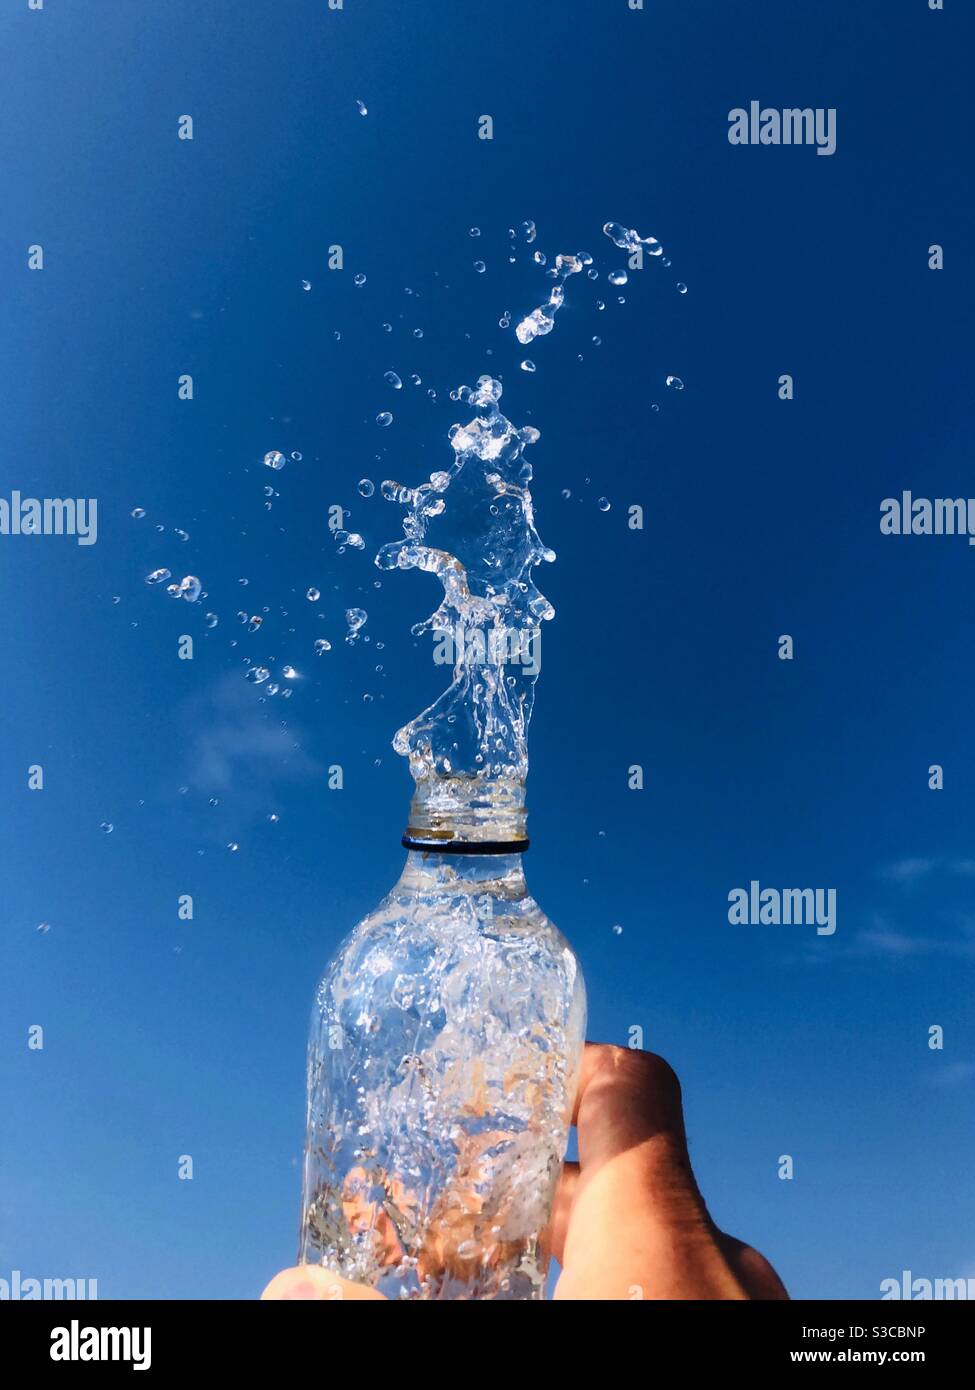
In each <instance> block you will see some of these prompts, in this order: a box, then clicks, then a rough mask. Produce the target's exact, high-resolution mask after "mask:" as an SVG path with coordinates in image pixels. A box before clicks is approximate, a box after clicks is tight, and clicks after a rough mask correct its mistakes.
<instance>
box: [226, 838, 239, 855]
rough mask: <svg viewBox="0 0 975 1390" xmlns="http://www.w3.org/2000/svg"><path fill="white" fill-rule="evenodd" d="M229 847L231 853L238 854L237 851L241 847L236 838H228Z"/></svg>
mask: <svg viewBox="0 0 975 1390" xmlns="http://www.w3.org/2000/svg"><path fill="white" fill-rule="evenodd" d="M227 848H228V849H229V850H230V853H231V854H236V853H237V851H238V850H239V849H240V845H239V844H238V843H237V841H236V840H228V842H227Z"/></svg>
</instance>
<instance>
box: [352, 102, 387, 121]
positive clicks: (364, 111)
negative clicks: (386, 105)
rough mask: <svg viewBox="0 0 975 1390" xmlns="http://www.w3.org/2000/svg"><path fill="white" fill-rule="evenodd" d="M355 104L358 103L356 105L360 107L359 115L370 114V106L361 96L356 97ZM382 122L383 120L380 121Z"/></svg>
mask: <svg viewBox="0 0 975 1390" xmlns="http://www.w3.org/2000/svg"><path fill="white" fill-rule="evenodd" d="M355 104H356V107H357V108H358V111H359V115H360V116H368V115H369V107H368V106H367V105H366V103H365V102H364V101H360V100H359V98H358V97H356V102H355ZM380 124H382V122H380Z"/></svg>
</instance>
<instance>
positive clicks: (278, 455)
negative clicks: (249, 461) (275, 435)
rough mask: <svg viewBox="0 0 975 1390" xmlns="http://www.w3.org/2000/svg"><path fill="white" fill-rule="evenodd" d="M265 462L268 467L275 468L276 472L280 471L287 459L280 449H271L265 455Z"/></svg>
mask: <svg viewBox="0 0 975 1390" xmlns="http://www.w3.org/2000/svg"><path fill="white" fill-rule="evenodd" d="M264 462H265V464H266V465H267V467H268V468H273V469H274V470H275V471H276V472H280V470H281V469H282V468H283V467H284V465H285V464H286V463H287V459H286V458H285V456H284V454H282V452H281V450H280V449H269V450H268V452H267V453H266V454H265V455H264Z"/></svg>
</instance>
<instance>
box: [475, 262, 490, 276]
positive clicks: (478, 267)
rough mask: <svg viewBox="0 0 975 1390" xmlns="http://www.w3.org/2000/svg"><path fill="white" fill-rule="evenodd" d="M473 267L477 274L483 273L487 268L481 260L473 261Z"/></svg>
mask: <svg viewBox="0 0 975 1390" xmlns="http://www.w3.org/2000/svg"><path fill="white" fill-rule="evenodd" d="M474 269H475V270H476V271H477V273H478V275H483V274H484V272H485V271H486V270H487V266H486V265H485V264H484V262H483V261H475V262H474Z"/></svg>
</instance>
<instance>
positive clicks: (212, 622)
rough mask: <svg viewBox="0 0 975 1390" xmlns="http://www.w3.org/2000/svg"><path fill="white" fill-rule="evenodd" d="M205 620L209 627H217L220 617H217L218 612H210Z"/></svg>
mask: <svg viewBox="0 0 975 1390" xmlns="http://www.w3.org/2000/svg"><path fill="white" fill-rule="evenodd" d="M203 621H204V622H205V623H206V625H207V627H216V625H217V623H219V621H220V619H219V618H218V617H217V615H216V613H208V614H207V615H206V617H205V618H204V620H203Z"/></svg>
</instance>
